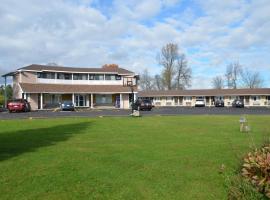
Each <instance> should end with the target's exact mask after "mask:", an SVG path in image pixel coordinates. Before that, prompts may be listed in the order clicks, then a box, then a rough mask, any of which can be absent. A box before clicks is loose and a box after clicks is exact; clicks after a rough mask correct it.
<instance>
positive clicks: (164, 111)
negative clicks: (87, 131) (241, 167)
mask: <svg viewBox="0 0 270 200" xmlns="http://www.w3.org/2000/svg"><path fill="white" fill-rule="evenodd" d="M130 113H131V110H120V109H111V110H108V109H104V110H97V109H94V110H85V111H79V112H67V111H63V112H61V111H60V112H53V111H34V112H28V113H8V112H1V113H0V119H1V120H4V119H27V118H61V117H101V116H129V115H130ZM141 114H142V115H143V116H151V115H270V108H266V107H260V108H215V107H213V108H212V107H211V108H209V107H202V108H193V107H192V108H186V107H162V108H154V109H153V110H152V111H141Z"/></svg>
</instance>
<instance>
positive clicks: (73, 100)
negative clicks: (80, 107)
mask: <svg viewBox="0 0 270 200" xmlns="http://www.w3.org/2000/svg"><path fill="white" fill-rule="evenodd" d="M72 103H73V105H74V106H75V94H74V93H72Z"/></svg>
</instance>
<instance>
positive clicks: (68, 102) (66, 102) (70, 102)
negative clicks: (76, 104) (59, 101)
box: [63, 101, 73, 104]
mask: <svg viewBox="0 0 270 200" xmlns="http://www.w3.org/2000/svg"><path fill="white" fill-rule="evenodd" d="M63 104H73V103H72V101H64V102H63Z"/></svg>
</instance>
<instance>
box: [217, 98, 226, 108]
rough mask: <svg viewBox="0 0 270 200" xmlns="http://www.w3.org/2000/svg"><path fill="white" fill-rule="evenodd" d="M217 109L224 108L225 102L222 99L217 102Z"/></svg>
mask: <svg viewBox="0 0 270 200" xmlns="http://www.w3.org/2000/svg"><path fill="white" fill-rule="evenodd" d="M215 107H224V101H223V100H221V99H218V100H216V101H215Z"/></svg>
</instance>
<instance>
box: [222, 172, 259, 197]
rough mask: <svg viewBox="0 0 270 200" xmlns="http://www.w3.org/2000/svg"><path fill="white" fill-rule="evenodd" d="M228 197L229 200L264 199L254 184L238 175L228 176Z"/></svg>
mask: <svg viewBox="0 0 270 200" xmlns="http://www.w3.org/2000/svg"><path fill="white" fill-rule="evenodd" d="M228 180H229V182H227V184H228V190H229V191H228V199H229V200H259V199H264V197H263V195H262V194H261V193H259V192H258V191H257V190H256V189H255V188H254V186H253V185H252V184H251V183H250V182H249V181H247V180H245V179H243V177H242V176H240V175H234V176H230V177H229V178H228Z"/></svg>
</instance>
